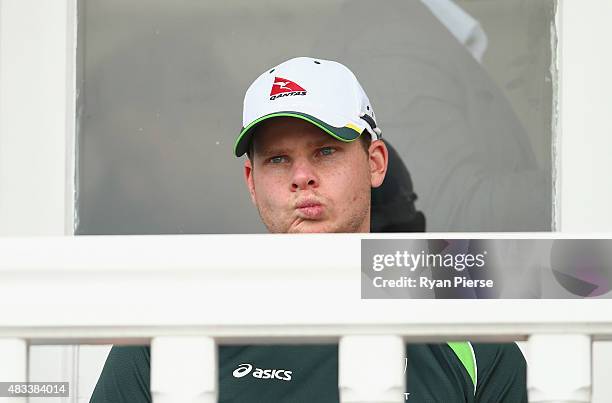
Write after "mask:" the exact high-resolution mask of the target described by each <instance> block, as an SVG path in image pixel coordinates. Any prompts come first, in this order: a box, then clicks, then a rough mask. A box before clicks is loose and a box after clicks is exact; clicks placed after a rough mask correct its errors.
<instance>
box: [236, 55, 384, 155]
mask: <svg viewBox="0 0 612 403" xmlns="http://www.w3.org/2000/svg"><path fill="white" fill-rule="evenodd" d="M278 116H290V117H295V118H299V119H303V120H306V121H308V122H310V123H312V124H314V125H315V126H317V127H319V128H320V129H321V130H323V131H325V132H326V133H328V134H329V135H331V136H333V137H335V138H336V139H338V140H341V141H346V142H350V141H354V140H356V139H357V138H359V136H360V135H361V133H363V131H364V130H367V131H368V133H370V135H371V136H372V140H377V139H379V138H380V136H381V133H382V132H381V130H380V128H378V127H377V124H376V116H375V115H374V110H373V108H372V104H371V103H370V100H369V99H368V96H367V95H366V93H365V91H364V90H363V88H362V87H361V85H360V84H359V82H358V81H357V78H356V77H355V75H354V74H353V72H352V71H350V70H349V69H348V68H347V67H345V66H344V65H342V64H340V63H338V62H334V61H330V60H322V59H313V58H310V57H296V58H294V59H291V60H287V61H286V62H283V63H281V64H279V65H278V66H276V67H273V68H271V69H269V70H267V71H266V72H264V73H263V74H261V75H260V76H259V77H257V79H256V80H255V81H254V82H253V84H251V86H250V87H249V89H248V90H247V92H246V94H245V96H244V109H243V113H242V130H241V131H240V135H239V136H238V138H237V139H236V144H235V145H234V154H236V156H237V157H240V156H241V155H243V154H244V153H246V152H247V150H248V147H249V142H250V140H251V133H252V132H253V129H254V128H255V127H256V126H257V125H258V124H259V123H261V122H263V121H264V120H266V119H270V118H274V117H278Z"/></svg>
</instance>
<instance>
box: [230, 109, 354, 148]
mask: <svg viewBox="0 0 612 403" xmlns="http://www.w3.org/2000/svg"><path fill="white" fill-rule="evenodd" d="M280 116H288V117H293V118H298V119H302V120H305V121H307V122H310V123H312V124H313V125H315V126H317V127H318V128H319V129H321V130H323V131H324V132H326V133H327V134H329V135H330V136H332V137H333V138H335V139H337V140H340V141H344V142H347V143H348V142H351V141H354V140H356V139H358V138H359V135H360V134H361V132H360V131H359V130H357V129H356V128H353V127H348V126H344V127H334V126H331V125H328V124H327V123H325V122H323V121H322V120H319V119H317V118H315V117H314V116H311V115H308V114H306V113H301V112H291V111H287V112H275V113H271V114H269V115H265V116H262V117H260V118H259V119H257V120H254V121H253V122H251V123H250V124H249V125H248V126H247V127H243V128H242V130H241V131H240V135H239V136H238V138H237V139H236V143H235V144H234V154H235V155H236V157H240V156H242V155H244V154H245V153H246V152H247V151H248V149H249V141H250V140H251V133H253V130H254V129H255V127H256V126H257V125H259V124H260V123H261V122H263V121H264V120H267V119H271V118H276V117H280Z"/></svg>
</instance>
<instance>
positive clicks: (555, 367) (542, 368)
mask: <svg viewBox="0 0 612 403" xmlns="http://www.w3.org/2000/svg"><path fill="white" fill-rule="evenodd" d="M591 347H592V340H591V338H590V337H589V336H587V335H571V334H570V335H546V334H542V335H533V336H531V337H529V342H528V343H527V348H528V354H527V356H528V357H529V366H528V367H527V385H528V388H529V402H531V403H588V402H590V401H591V385H592V381H591Z"/></svg>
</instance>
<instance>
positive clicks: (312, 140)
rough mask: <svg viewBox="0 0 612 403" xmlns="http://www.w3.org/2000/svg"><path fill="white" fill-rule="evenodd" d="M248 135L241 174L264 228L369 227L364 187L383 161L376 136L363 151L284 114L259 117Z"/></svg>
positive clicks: (380, 172) (380, 173)
mask: <svg viewBox="0 0 612 403" xmlns="http://www.w3.org/2000/svg"><path fill="white" fill-rule="evenodd" d="M253 141H254V148H253V151H254V152H253V155H252V161H251V160H246V161H245V167H244V169H245V178H246V181H247V185H248V187H249V191H250V193H251V199H252V201H253V203H254V204H255V205H256V206H257V209H258V210H259V215H260V216H261V219H262V221H263V222H264V224H265V225H266V227H267V228H268V230H269V231H270V232H273V233H288V232H290V233H295V232H368V231H369V229H370V189H371V187H372V186H374V187H376V186H380V184H381V183H382V180H383V178H384V174H385V171H386V166H387V153H386V148H385V146H384V144H383V143H382V141H375V142H373V143H372V146H370V150H369V151H368V152H366V151H365V150H364V148H363V145H362V144H360V143H359V141H354V142H351V143H345V142H342V141H339V140H336V139H334V138H333V137H331V136H330V135H328V134H327V133H325V132H323V131H322V130H321V129H319V128H317V127H316V126H314V125H312V124H311V123H309V122H306V121H304V120H301V119H296V118H290V117H278V118H273V119H270V120H268V121H266V122H264V123H262V124H261V125H260V127H259V128H258V129H257V133H256V135H255V137H254V140H253Z"/></svg>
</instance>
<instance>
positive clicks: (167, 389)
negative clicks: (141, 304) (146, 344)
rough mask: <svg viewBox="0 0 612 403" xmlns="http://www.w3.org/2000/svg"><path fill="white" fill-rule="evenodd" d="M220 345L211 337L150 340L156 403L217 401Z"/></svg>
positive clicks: (153, 393)
mask: <svg viewBox="0 0 612 403" xmlns="http://www.w3.org/2000/svg"><path fill="white" fill-rule="evenodd" d="M217 390H218V376H217V346H216V344H215V341H214V339H212V338H210V337H156V338H154V339H153V340H152V341H151V395H152V398H153V403H217V396H218V394H217Z"/></svg>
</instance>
